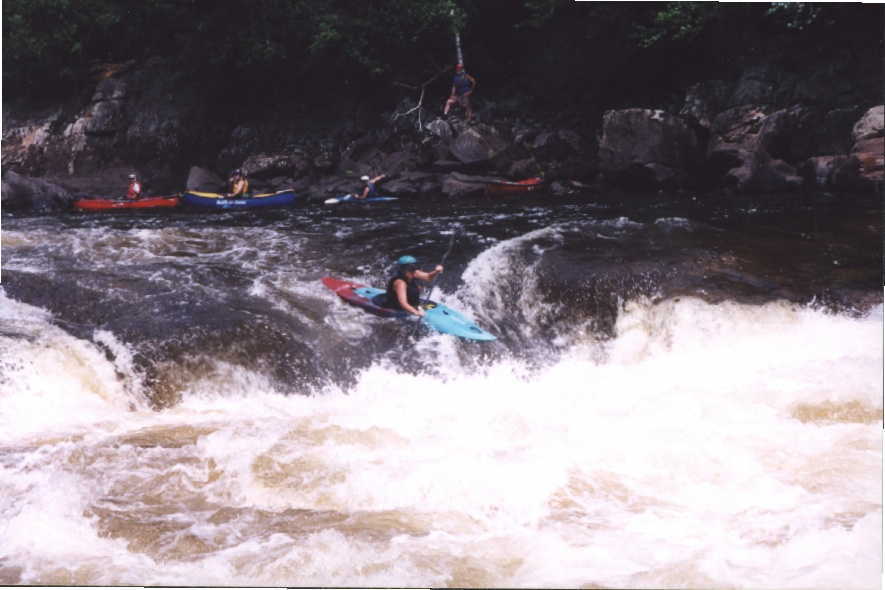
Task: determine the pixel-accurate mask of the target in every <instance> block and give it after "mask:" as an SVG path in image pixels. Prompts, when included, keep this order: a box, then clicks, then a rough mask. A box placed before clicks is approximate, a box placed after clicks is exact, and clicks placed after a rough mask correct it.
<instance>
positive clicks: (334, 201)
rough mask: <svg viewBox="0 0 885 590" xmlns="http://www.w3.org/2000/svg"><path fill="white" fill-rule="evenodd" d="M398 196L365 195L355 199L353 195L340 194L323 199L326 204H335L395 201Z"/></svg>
mask: <svg viewBox="0 0 885 590" xmlns="http://www.w3.org/2000/svg"><path fill="white" fill-rule="evenodd" d="M397 200H399V197H381V196H379V197H366V198H365V199H357V198H356V197H355V196H353V195H341V196H340V197H335V198H333V199H326V200H325V201H323V202H324V203H325V204H326V205H337V204H338V203H380V202H382V201H397Z"/></svg>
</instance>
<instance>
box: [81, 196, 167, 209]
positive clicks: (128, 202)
mask: <svg viewBox="0 0 885 590" xmlns="http://www.w3.org/2000/svg"><path fill="white" fill-rule="evenodd" d="M177 206H178V197H145V198H143V199H77V200H76V201H74V207H75V208H77V209H80V210H81V211H108V210H110V209H155V208H157V207H177Z"/></svg>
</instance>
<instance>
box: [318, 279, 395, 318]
mask: <svg viewBox="0 0 885 590" xmlns="http://www.w3.org/2000/svg"><path fill="white" fill-rule="evenodd" d="M323 284H324V285H325V286H326V287H328V288H329V289H331V290H333V291H335V294H336V295H338V297H340V298H341V299H343V300H345V301H346V302H348V303H350V304H351V305H356V306H357V307H361V308H363V309H364V310H366V311H368V312H369V313H371V314H373V315H377V316H381V317H383V318H396V317H403V316H405V315H408V313H407V312H404V311H403V310H401V309H390V308H387V307H381V306H380V305H377V304H376V303H375V302H374V301H372V298H370V297H367V296H366V295H360V294H359V293H357V292H356V291H355V290H356V289H365V290H368V291H372V292H376V291H377V292H378V293H383V291H381V290H380V289H367V288H366V286H365V285H360V284H358V283H352V282H350V281H342V280H341V279H336V278H334V277H324V278H323Z"/></svg>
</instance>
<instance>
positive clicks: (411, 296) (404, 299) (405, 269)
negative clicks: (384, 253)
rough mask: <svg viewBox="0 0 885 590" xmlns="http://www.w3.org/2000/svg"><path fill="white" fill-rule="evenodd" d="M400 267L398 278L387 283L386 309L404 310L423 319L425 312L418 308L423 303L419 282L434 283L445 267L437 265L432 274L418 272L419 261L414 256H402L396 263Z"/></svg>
mask: <svg viewBox="0 0 885 590" xmlns="http://www.w3.org/2000/svg"><path fill="white" fill-rule="evenodd" d="M396 263H397V264H398V265H399V266H398V268H397V272H396V276H394V277H393V278H391V279H390V280H389V281H387V302H386V304H385V307H388V308H391V309H402V310H405V311H407V312H409V313H410V314H412V315H416V316H418V317H422V316H423V315H424V310H423V309H421V308H420V307H418V305H419V304H420V303H421V286H420V285H419V284H418V281H419V280H421V281H432V280H433V279H434V277H436V276H437V275H438V274H440V273H442V271H443V267H442V266H441V265H439V264H438V265H436V268H435V269H433V271H432V272H424V271H423V270H418V261H417V260H415V257H414V256H409V255H406V256H401V257H400V258H399V260H397V261H396Z"/></svg>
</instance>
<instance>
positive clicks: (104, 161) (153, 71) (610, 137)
mask: <svg viewBox="0 0 885 590" xmlns="http://www.w3.org/2000/svg"><path fill="white" fill-rule="evenodd" d="M806 86H807V85H806ZM806 86H803V81H802V80H797V79H795V78H790V77H789V76H785V75H784V73H783V72H780V71H777V70H776V69H774V68H765V67H762V68H759V67H756V68H748V69H747V70H745V71H744V73H743V75H742V76H741V77H740V78H739V79H737V80H734V81H731V82H729V81H722V80H714V81H705V82H700V83H698V84H695V85H693V86H691V87H689V88H687V89H686V90H685V96H684V99H683V100H682V102H681V104H677V105H669V106H668V107H667V108H619V109H611V110H607V111H604V112H603V113H602V116H601V117H599V118H598V120H596V118H595V117H583V118H582V117H581V115H580V114H579V110H578V109H576V114H575V116H574V117H571V119H570V120H571V121H573V122H574V121H579V123H578V124H575V123H571V124H569V123H563V122H562V121H563V120H568V119H567V118H565V117H559V118H547V119H544V118H542V117H538V118H532V117H530V116H528V115H527V114H526V112H525V109H521V108H520V106H519V105H512V104H509V103H507V102H506V101H501V102H499V103H496V102H494V101H492V100H489V99H486V100H482V99H480V100H479V101H478V106H479V109H478V115H479V121H478V122H475V123H474V124H467V123H465V122H464V121H463V120H461V119H460V118H458V117H450V118H449V119H447V120H445V119H442V118H440V117H439V116H438V115H439V113H438V111H439V108H438V107H439V105H436V104H435V102H434V103H430V99H428V100H427V101H425V103H424V104H422V105H420V106H419V105H418V104H416V100H415V99H412V98H405V99H403V100H402V102H401V103H400V104H399V105H398V106H397V108H395V109H391V110H388V111H386V112H366V109H363V110H362V112H356V113H355V114H353V115H352V116H348V117H339V118H337V119H334V118H329V117H326V118H323V117H321V116H316V117H313V118H312V117H311V116H310V114H309V113H302V112H294V111H295V110H297V109H294V108H291V107H286V106H281V105H275V106H273V107H270V108H266V109H262V110H255V111H252V112H245V113H242V112H237V113H232V112H230V111H229V110H228V111H225V110H224V109H219V107H218V106H217V105H216V104H214V103H213V102H212V100H210V99H211V97H212V92H211V91H210V92H208V93H207V92H201V91H200V89H199V88H197V87H195V86H194V85H189V84H188V83H187V82H186V81H182V80H180V79H178V78H177V77H176V76H175V75H174V73H172V72H169V71H166V70H164V69H163V66H162V64H159V63H152V62H150V61H148V62H147V63H146V64H143V65H140V66H137V65H135V64H133V63H129V64H122V65H120V64H117V65H113V66H105V67H104V68H103V69H101V70H100V71H98V72H97V83H96V86H95V90H94V92H93V93H92V94H91V96H89V97H80V98H74V99H70V101H69V102H67V103H66V104H64V105H61V106H58V107H56V108H49V109H35V108H34V107H32V106H31V107H28V106H24V107H23V106H13V105H11V104H4V113H3V114H4V126H3V145H2V158H3V185H2V207H3V210H4V211H51V210H58V209H62V208H65V207H67V206H68V204H69V202H70V201H72V200H73V199H74V198H77V197H81V196H113V191H114V190H115V189H116V188H118V187H123V186H125V175H126V174H128V173H129V172H131V171H136V172H138V173H139V175H140V176H141V178H143V179H144V183H145V186H146V190H147V191H148V192H149V193H152V194H166V193H173V192H178V191H180V190H184V189H186V188H187V189H197V190H209V191H214V190H218V189H219V188H220V186H221V183H222V182H223V178H224V177H226V174H227V173H228V171H229V170H230V169H231V168H234V167H240V168H242V169H244V170H245V171H246V172H247V174H248V175H249V178H250V182H251V183H252V187H253V189H254V190H256V191H265V190H277V189H280V188H285V187H292V188H294V189H295V190H296V191H299V192H300V193H303V194H305V195H306V196H307V197H308V198H309V199H311V200H314V199H316V200H319V199H325V198H328V197H330V196H335V195H338V194H341V193H344V192H350V191H353V190H354V189H355V188H356V187H357V186H358V184H359V183H358V180H357V179H358V178H359V177H360V176H361V175H363V174H379V173H382V172H383V173H386V174H387V175H388V177H389V180H387V181H385V183H384V190H385V192H389V193H392V194H395V195H397V196H401V197H405V198H409V197H411V198H416V197H418V198H441V197H444V198H450V197H459V196H465V195H471V194H476V193H480V192H482V190H483V188H484V187H485V185H486V183H487V182H488V179H489V177H497V178H508V179H519V178H525V177H530V176H543V177H544V178H545V180H546V181H547V183H548V184H547V186H548V189H549V190H550V191H552V192H554V193H567V192H573V191H583V190H590V189H595V190H604V189H605V188H606V187H617V188H623V189H628V190H638V191H650V190H651V191H656V190H666V191H679V190H691V191H720V190H724V191H735V192H742V193H767V192H791V191H802V190H824V191H838V192H871V191H874V190H877V189H878V188H881V186H882V181H883V169H885V166H883V153H885V124H883V106H882V105H869V104H863V105H847V106H846V105H842V104H838V101H836V100H832V99H830V98H826V99H825V98H824V97H820V96H815V95H814V89H813V88H812V89H809V88H808V87H806ZM436 102H441V101H436Z"/></svg>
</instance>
